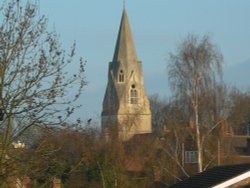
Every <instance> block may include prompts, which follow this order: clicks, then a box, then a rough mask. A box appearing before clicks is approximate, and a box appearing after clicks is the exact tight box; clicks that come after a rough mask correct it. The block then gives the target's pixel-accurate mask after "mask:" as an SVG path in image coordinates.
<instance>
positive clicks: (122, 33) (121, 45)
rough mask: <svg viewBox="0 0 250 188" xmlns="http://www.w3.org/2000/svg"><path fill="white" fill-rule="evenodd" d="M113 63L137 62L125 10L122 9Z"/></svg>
mask: <svg viewBox="0 0 250 188" xmlns="http://www.w3.org/2000/svg"><path fill="white" fill-rule="evenodd" d="M113 61H116V62H119V61H127V62H133V61H137V55H136V49H135V45H134V41H133V36H132V33H131V29H130V25H129V21H128V16H127V12H126V9H125V8H124V9H123V13H122V19H121V24H120V29H119V33H118V37H117V41H116V47H115V53H114V58H113Z"/></svg>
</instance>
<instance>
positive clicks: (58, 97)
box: [0, 0, 86, 169]
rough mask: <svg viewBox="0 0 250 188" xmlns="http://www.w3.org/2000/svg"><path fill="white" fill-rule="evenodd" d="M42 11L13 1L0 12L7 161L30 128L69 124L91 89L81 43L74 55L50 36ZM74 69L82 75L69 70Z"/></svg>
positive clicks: (0, 125)
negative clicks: (81, 98)
mask: <svg viewBox="0 0 250 188" xmlns="http://www.w3.org/2000/svg"><path fill="white" fill-rule="evenodd" d="M38 8H39V7H38V5H37V4H34V3H31V2H30V1H28V2H27V3H26V4H25V3H24V2H21V1H19V0H9V1H6V2H5V3H4V4H3V5H2V7H1V9H0V13H1V17H0V18H1V19H0V116H1V117H0V119H1V121H0V131H1V135H2V137H1V138H2V140H1V141H0V142H1V147H2V148H1V149H0V153H1V155H0V161H1V162H2V161H4V160H5V159H4V158H5V157H6V154H7V148H8V147H9V146H10V145H11V143H12V142H13V140H14V139H16V138H17V137H18V136H20V135H21V134H22V133H23V132H24V131H25V130H26V129H27V128H29V127H30V126H33V125H36V124H46V125H59V124H61V123H62V122H64V121H65V120H66V119H67V118H68V117H69V116H70V115H71V114H72V113H73V111H74V108H75V107H77V105H76V103H74V102H75V101H76V100H77V99H78V98H79V96H80V94H81V92H82V89H83V87H84V85H85V84H86V82H85V79H84V62H83V61H82V59H80V60H79V63H76V64H73V60H74V59H73V57H74V56H75V44H73V45H72V47H71V50H70V52H65V51H64V50H62V48H61V46H60V42H59V41H58V36H57V35H56V33H55V32H49V31H47V19H46V18H45V17H44V16H42V17H39V16H37V10H38ZM78 66H79V68H78ZM72 67H75V69H76V70H77V71H76V72H74V73H73V71H72V72H70V71H68V70H69V68H72ZM0 168H1V169H2V167H0Z"/></svg>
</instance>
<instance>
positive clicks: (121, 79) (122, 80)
mask: <svg viewBox="0 0 250 188" xmlns="http://www.w3.org/2000/svg"><path fill="white" fill-rule="evenodd" d="M118 81H119V82H124V73H123V70H120V72H119V76H118Z"/></svg>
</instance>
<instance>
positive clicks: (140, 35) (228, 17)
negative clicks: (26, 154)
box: [37, 0, 250, 121]
mask: <svg viewBox="0 0 250 188" xmlns="http://www.w3.org/2000/svg"><path fill="white" fill-rule="evenodd" d="M37 2H38V4H39V6H40V8H39V14H40V15H45V16H46V17H47V18H48V29H49V30H55V31H56V32H57V33H58V34H59V35H60V41H61V43H62V46H63V48H64V49H69V47H70V45H71V44H72V43H73V42H74V41H75V42H76V45H77V46H76V48H77V51H76V52H77V58H79V57H83V58H84V60H86V61H87V64H86V80H87V81H88V85H87V86H86V87H85V90H84V92H83V94H82V96H81V98H80V100H79V103H80V104H82V105H83V106H82V108H81V109H79V110H78V111H77V112H76V114H75V117H76V116H77V117H78V116H79V117H81V119H83V120H84V119H89V118H92V119H96V120H97V121H99V120H98V119H100V114H101V110H102V100H103V97H104V92H105V88H106V84H107V74H108V73H107V71H108V63H109V62H110V61H111V60H112V58H113V53H114V48H115V42H116V38H117V33H118V29H119V24H120V19H121V15H122V9H123V1H122V0H70V1H69V0H37ZM249 8H250V1H249V0H133V1H132V0H127V1H126V11H127V14H128V17H129V21H130V26H131V29H132V33H133V38H134V41H135V46H136V50H137V55H138V57H139V59H140V60H141V61H142V65H143V75H144V84H145V88H146V91H147V93H148V95H149V96H152V95H153V94H159V96H160V97H162V98H164V97H168V96H170V95H171V91H170V88H169V85H168V79H167V68H166V67H167V62H168V59H169V53H175V52H176V50H177V46H178V44H180V42H181V41H182V40H183V39H184V38H185V37H186V36H187V35H188V34H196V35H198V36H203V35H206V34H207V35H209V36H211V40H212V42H213V43H215V44H216V45H217V47H218V48H219V50H220V51H221V52H222V54H223V56H224V66H225V69H230V68H231V71H232V70H234V67H237V66H238V65H240V64H246V63H249V64H250V9H249ZM235 70H237V71H239V70H238V69H235ZM72 71H74V67H72ZM228 72H230V71H228ZM232 75H233V74H232ZM245 75H248V74H247V72H246V73H245ZM227 77H228V79H229V78H230V79H231V81H232V82H233V81H234V80H237V78H234V77H233V76H231V75H227ZM244 80H250V74H249V76H248V77H247V78H246V79H244ZM249 85H250V82H249Z"/></svg>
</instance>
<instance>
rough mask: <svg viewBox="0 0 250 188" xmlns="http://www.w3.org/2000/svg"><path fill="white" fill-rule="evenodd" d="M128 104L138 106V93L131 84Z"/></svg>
mask: <svg viewBox="0 0 250 188" xmlns="http://www.w3.org/2000/svg"><path fill="white" fill-rule="evenodd" d="M130 104H138V91H137V90H136V87H135V85H134V84H133V85H132V86H131V89H130Z"/></svg>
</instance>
